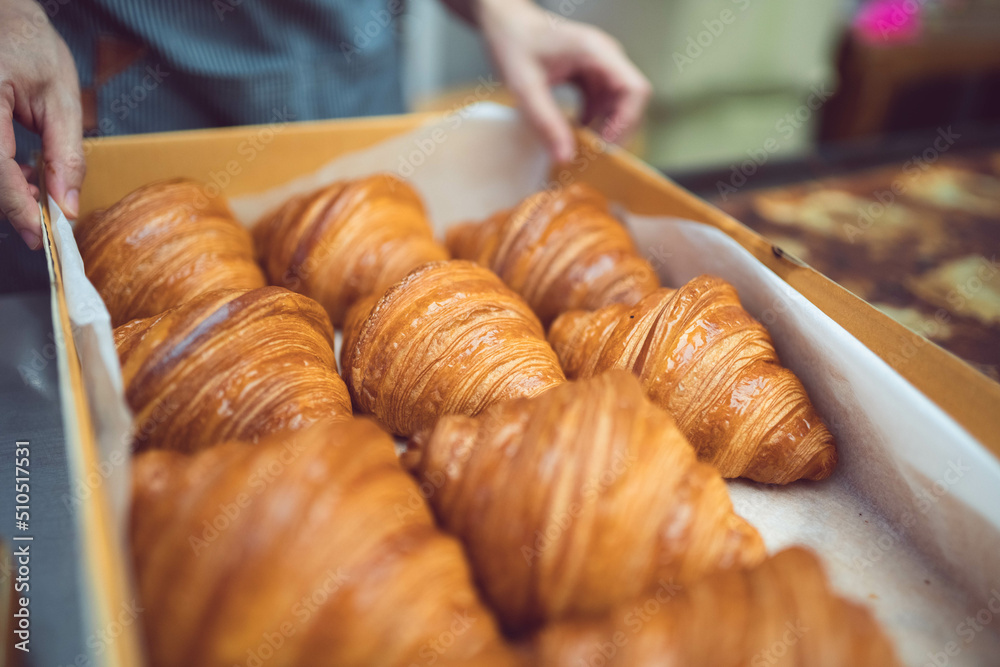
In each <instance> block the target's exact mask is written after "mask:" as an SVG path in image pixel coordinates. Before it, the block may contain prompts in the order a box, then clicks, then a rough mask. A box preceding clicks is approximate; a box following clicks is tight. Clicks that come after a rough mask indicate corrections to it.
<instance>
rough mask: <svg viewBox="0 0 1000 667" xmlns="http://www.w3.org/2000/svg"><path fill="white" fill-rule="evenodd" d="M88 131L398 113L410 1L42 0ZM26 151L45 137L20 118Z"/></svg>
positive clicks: (21, 150)
mask: <svg viewBox="0 0 1000 667" xmlns="http://www.w3.org/2000/svg"><path fill="white" fill-rule="evenodd" d="M40 4H41V6H42V7H43V8H44V9H45V11H46V12H47V13H48V14H49V17H50V20H51V21H52V23H53V25H54V26H55V28H56V30H57V31H58V32H59V34H60V35H62V37H63V39H65V40H66V43H67V45H68V46H69V48H70V51H71V52H72V53H73V57H74V58H75V60H76V65H77V71H78V72H79V75H80V85H81V88H82V89H83V102H84V116H85V118H84V125H85V131H86V133H87V134H88V135H98V136H101V135H116V134H134V133H141V132H158V131H165V130H184V129H194V128H202V127H223V126H229V125H246V124H255V123H269V122H274V121H275V120H276V119H281V120H316V119H323V118H338V117H347V116H364V115H374V114H387V113H399V112H401V111H402V110H403V100H402V91H401V81H400V39H399V37H400V34H399V33H400V31H401V27H402V19H403V10H404V0H271V1H261V0H188V1H183V0H159V1H155V0H41V2H40ZM15 132H16V137H17V142H18V151H17V153H18V159H19V160H22V161H27V160H28V159H29V156H30V151H31V150H33V149H34V148H37V146H38V145H39V143H38V139H37V137H34V135H30V133H27V132H26V131H24V129H23V128H21V127H15Z"/></svg>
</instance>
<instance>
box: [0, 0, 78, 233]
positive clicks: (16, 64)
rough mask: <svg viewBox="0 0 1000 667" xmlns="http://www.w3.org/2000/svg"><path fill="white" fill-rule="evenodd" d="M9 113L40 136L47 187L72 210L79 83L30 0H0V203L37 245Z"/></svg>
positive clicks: (36, 220)
mask: <svg viewBox="0 0 1000 667" xmlns="http://www.w3.org/2000/svg"><path fill="white" fill-rule="evenodd" d="M14 119H17V120H18V122H20V123H21V124H22V125H24V126H25V127H26V128H28V129H29V130H31V131H32V132H37V133H38V134H40V135H41V136H42V155H43V157H44V160H45V171H46V174H45V177H46V185H47V186H48V190H49V192H50V194H51V195H52V197H53V198H54V199H55V200H56V203H57V204H59V207H60V208H61V209H62V210H63V212H65V213H66V215H68V216H69V217H71V218H73V217H76V215H77V211H78V209H79V193H80V184H81V183H82V182H83V175H84V172H85V171H86V165H85V163H84V159H83V121H82V115H81V110H80V84H79V82H78V81H77V76H76V66H75V65H74V63H73V56H72V55H70V52H69V49H68V48H67V47H66V43H65V42H63V40H62V38H61V37H60V36H59V35H58V33H56V31H55V29H54V28H53V27H52V24H51V23H49V20H48V17H47V16H46V15H45V11H44V10H43V9H42V8H41V7H40V6H39V5H38V4H36V3H35V2H33V1H32V0H0V211H2V212H3V213H4V215H6V216H7V218H8V219H9V220H10V222H11V224H12V225H13V226H14V228H15V229H16V230H17V231H18V233H19V234H20V235H21V238H23V239H24V242H25V243H27V244H28V246H29V247H30V248H32V249H33V250H37V249H38V248H40V247H41V246H42V236H41V234H42V227H41V218H40V217H39V213H38V204H37V203H36V202H35V198H36V197H37V196H38V189H37V188H36V187H35V186H33V185H31V184H29V183H28V180H27V178H26V177H27V175H28V173H29V170H28V169H27V168H24V167H22V166H21V165H19V164H18V163H17V162H16V161H15V159H14V155H15V148H16V147H15V142H14V125H13V121H14Z"/></svg>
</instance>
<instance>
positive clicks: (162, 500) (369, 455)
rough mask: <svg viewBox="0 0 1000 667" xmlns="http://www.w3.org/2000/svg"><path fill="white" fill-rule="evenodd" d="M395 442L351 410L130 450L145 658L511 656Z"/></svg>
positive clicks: (280, 661) (371, 661) (355, 661)
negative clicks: (252, 432) (249, 439)
mask: <svg viewBox="0 0 1000 667" xmlns="http://www.w3.org/2000/svg"><path fill="white" fill-rule="evenodd" d="M393 447H394V446H393V442H392V440H391V439H390V438H389V437H388V435H386V434H385V433H383V432H382V431H381V430H379V428H378V427H377V426H375V425H374V424H373V423H371V422H370V421H367V420H364V419H359V420H350V421H348V422H344V423H342V424H336V425H334V426H332V427H330V426H327V425H320V426H316V427H313V428H311V429H307V430H305V431H300V432H296V433H292V434H285V435H283V436H272V437H271V438H267V439H264V440H262V441H261V442H260V443H258V444H257V445H253V446H251V445H247V444H245V443H240V442H228V443H224V444H220V445H218V446H216V447H213V448H211V449H208V450H204V451H202V452H199V453H197V454H195V455H191V456H189V455H185V454H181V453H178V452H171V451H150V452H146V453H143V454H140V455H138V456H137V457H136V458H135V462H134V469H133V475H132V511H131V519H130V542H131V552H132V558H133V564H134V567H135V576H136V586H137V590H138V595H139V603H140V605H141V606H142V607H143V608H144V610H145V612H144V613H143V615H142V621H143V624H144V627H145V633H146V636H147V639H148V646H149V654H150V657H151V659H152V663H153V664H154V665H157V666H161V667H172V666H177V667H194V666H202V665H203V666H214V665H219V666H223V665H224V666H226V667H228V666H229V665H236V664H240V665H245V664H258V665H260V664H266V665H268V666H269V667H279V666H287V665H317V666H320V665H331V666H333V665H336V666H338V667H344V666H351V665H358V666H362V665H364V666H368V665H386V666H390V665H400V666H403V667H409V665H413V664H421V665H425V664H432V662H442V661H444V659H445V658H447V660H451V661H454V662H455V663H456V664H478V661H477V657H478V656H479V655H480V654H482V655H483V658H484V661H486V662H488V664H491V665H492V664H495V665H510V664H514V663H513V661H514V658H513V656H512V655H511V654H510V651H509V649H507V648H506V647H505V645H504V643H503V641H502V640H501V638H500V637H499V634H498V632H497V629H496V623H495V621H494V620H493V618H492V617H491V615H490V613H489V612H488V611H487V610H486V609H485V608H484V607H483V606H482V604H481V602H480V601H479V598H478V597H477V594H476V592H475V588H474V587H473V585H472V582H471V579H470V573H469V568H468V565H467V563H466V561H465V558H464V556H463V554H462V549H461V546H460V545H459V544H458V542H456V541H455V540H454V539H452V538H450V537H447V536H446V535H444V534H443V533H441V532H440V531H438V530H437V528H435V526H434V522H433V517H432V516H431V514H430V511H429V510H428V509H427V506H426V504H425V503H424V501H423V499H422V498H421V496H420V492H419V490H418V488H417V486H416V484H415V483H414V482H413V480H412V479H411V478H410V477H409V476H408V475H407V474H406V473H405V472H404V471H403V470H402V468H400V466H399V462H398V460H397V459H396V454H395V451H394V448H393Z"/></svg>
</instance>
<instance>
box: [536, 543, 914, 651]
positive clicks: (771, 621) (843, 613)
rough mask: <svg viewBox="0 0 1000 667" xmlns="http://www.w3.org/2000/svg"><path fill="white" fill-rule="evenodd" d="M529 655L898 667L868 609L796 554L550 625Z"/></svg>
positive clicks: (808, 555) (652, 592)
mask: <svg viewBox="0 0 1000 667" xmlns="http://www.w3.org/2000/svg"><path fill="white" fill-rule="evenodd" d="M534 648H535V655H536V662H537V664H539V665H550V666H552V667H577V666H578V665H595V664H600V665H604V667H619V666H620V667H668V666H671V667H672V666H677V667H680V666H686V665H712V666H713V667H746V666H748V665H749V666H751V667H764V666H774V667H812V666H814V665H815V666H824V665H851V666H852V667H867V666H870V667H891V666H893V665H899V664H900V663H899V662H898V660H897V658H896V655H895V652H894V650H893V647H892V645H891V644H890V642H889V640H888V639H887V638H886V637H885V635H884V634H883V633H882V631H881V629H880V628H879V626H878V625H877V624H876V622H875V620H874V619H873V618H872V616H871V614H870V613H869V612H868V610H867V609H865V608H864V607H862V606H860V605H857V604H854V603H851V602H848V601H847V600H844V599H842V598H840V597H838V596H837V595H836V594H835V593H834V592H833V591H831V590H830V588H829V586H828V585H827V582H826V578H825V577H824V575H823V571H822V569H821V568H820V565H819V563H818V562H817V560H816V558H815V556H813V555H812V554H811V553H810V552H808V551H806V550H805V549H802V548H791V549H786V550H785V551H782V552H780V553H778V554H777V555H775V556H774V557H772V558H769V559H767V560H766V561H764V562H763V563H761V564H760V565H759V566H757V567H755V568H753V569H750V570H743V571H735V570H729V571H725V572H719V573H716V574H712V575H710V576H708V577H706V578H705V579H703V580H702V581H700V582H698V583H697V584H695V585H694V586H691V587H683V588H682V587H680V586H670V585H669V584H667V585H663V586H658V587H656V588H655V589H654V590H650V591H647V593H646V595H645V597H639V598H636V599H635V600H632V601H630V602H627V603H625V604H622V605H619V606H618V607H616V608H615V609H614V610H613V611H611V612H609V613H608V614H606V615H604V616H603V617H601V618H596V619H585V620H584V619H577V620H570V621H566V622H562V623H557V624H552V625H550V626H548V627H546V628H545V629H544V630H543V631H542V632H541V633H539V634H538V635H537V637H536V638H535V640H534Z"/></svg>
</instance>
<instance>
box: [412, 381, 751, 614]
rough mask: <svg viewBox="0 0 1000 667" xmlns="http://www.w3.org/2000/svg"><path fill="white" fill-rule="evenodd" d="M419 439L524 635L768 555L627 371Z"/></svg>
mask: <svg viewBox="0 0 1000 667" xmlns="http://www.w3.org/2000/svg"><path fill="white" fill-rule="evenodd" d="M410 446H411V451H409V452H407V454H406V455H405V459H404V464H405V465H407V466H409V467H411V468H412V472H413V473H414V475H415V476H416V478H417V480H418V481H419V482H421V487H422V488H424V489H428V490H431V491H430V493H429V494H428V499H429V501H430V503H431V505H432V506H433V508H434V510H435V513H436V514H437V517H438V520H439V521H440V522H441V525H442V526H443V527H444V528H445V529H446V530H448V531H449V532H452V533H454V534H455V535H457V536H459V537H460V538H461V539H462V541H463V542H464V544H465V546H466V550H467V552H468V554H469V558H470V560H471V561H472V564H473V570H474V572H475V573H476V577H477V580H478V581H479V584H480V587H481V588H482V590H483V591H484V592H485V595H486V598H487V600H488V601H489V602H490V604H491V606H492V608H493V609H495V610H496V611H497V614H498V616H499V618H500V619H501V622H502V623H503V625H504V627H505V628H507V629H508V630H510V631H511V632H513V633H515V634H516V633H522V632H525V631H527V630H530V629H533V628H535V627H538V626H539V625H540V624H541V623H543V622H546V621H551V620H554V619H558V618H565V617H569V616H576V615H588V614H599V613H603V612H606V611H607V610H609V609H610V608H611V607H613V606H614V605H615V604H618V603H621V602H623V601H626V600H630V599H632V598H634V597H636V596H637V595H639V594H640V593H641V592H642V591H643V590H644V589H646V588H647V587H649V586H652V585H654V584H656V583H657V582H658V581H660V580H668V581H676V582H681V583H688V582H692V581H696V580H697V579H698V578H699V577H701V576H703V575H704V574H705V573H707V572H710V571H713V570H715V569H718V568H725V567H741V566H748V565H753V564H756V563H757V562H759V561H760V560H761V559H762V558H763V557H764V545H763V542H762V541H761V538H760V536H759V535H758V534H757V531H756V530H754V529H753V527H752V526H750V525H749V524H748V523H747V522H746V521H744V520H743V519H742V518H740V517H739V516H737V515H736V514H735V513H734V512H733V507H732V504H731V502H730V500H729V495H728V491H727V489H726V485H725V483H724V482H723V481H722V478H721V477H720V476H719V474H718V473H717V472H716V471H715V470H714V469H713V468H712V467H711V466H708V465H706V464H704V463H699V462H698V461H697V459H696V457H695V452H694V450H693V449H692V448H691V446H690V445H689V444H688V443H687V442H686V441H685V439H684V436H683V435H681V433H680V431H678V429H677V427H676V426H675V425H674V423H673V420H672V419H671V418H670V416H669V415H668V414H667V413H665V412H664V411H663V410H661V409H660V408H658V407H656V406H655V405H653V404H652V403H651V402H650V401H649V399H648V398H646V396H645V394H644V393H643V390H642V388H641V387H640V386H639V383H638V381H637V380H636V379H635V378H634V377H633V376H632V375H630V374H629V373H625V372H623V371H611V372H609V373H606V374H604V375H602V376H599V377H597V378H593V379H590V380H584V381H581V382H574V383H568V384H564V385H562V386H560V387H557V388H555V389H552V390H550V391H548V392H547V393H545V394H542V395H541V396H538V397H535V398H531V399H516V400H513V401H509V402H506V403H501V404H498V405H494V406H492V407H490V408H488V409H487V410H486V411H485V412H483V413H482V414H481V415H480V416H478V417H465V416H447V417H443V418H441V420H440V421H438V423H437V426H436V427H435V428H434V430H433V432H432V433H430V434H429V436H428V435H422V436H419V437H417V438H415V439H414V440H413V441H411V443H410Z"/></svg>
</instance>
